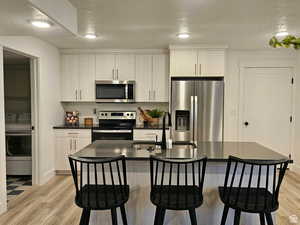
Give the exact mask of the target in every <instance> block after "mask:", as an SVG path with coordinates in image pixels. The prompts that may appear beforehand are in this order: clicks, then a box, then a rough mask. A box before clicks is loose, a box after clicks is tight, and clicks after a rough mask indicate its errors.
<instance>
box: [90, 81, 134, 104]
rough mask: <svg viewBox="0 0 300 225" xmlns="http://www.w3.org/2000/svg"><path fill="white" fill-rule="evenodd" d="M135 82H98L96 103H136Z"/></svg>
mask: <svg viewBox="0 0 300 225" xmlns="http://www.w3.org/2000/svg"><path fill="white" fill-rule="evenodd" d="M134 89H135V81H96V92H95V93H96V102H134V101H135V93H134Z"/></svg>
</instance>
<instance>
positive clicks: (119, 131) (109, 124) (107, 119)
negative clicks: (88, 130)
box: [92, 111, 136, 141]
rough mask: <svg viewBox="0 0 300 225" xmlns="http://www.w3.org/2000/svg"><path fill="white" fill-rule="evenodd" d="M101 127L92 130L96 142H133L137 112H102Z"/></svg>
mask: <svg viewBox="0 0 300 225" xmlns="http://www.w3.org/2000/svg"><path fill="white" fill-rule="evenodd" d="M98 119H99V126H98V127H94V128H93V129H92V141H95V140H133V128H134V126H135V121H136V112H121V111H114V112H108V111H100V112H98Z"/></svg>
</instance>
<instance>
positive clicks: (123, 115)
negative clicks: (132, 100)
mask: <svg viewBox="0 0 300 225" xmlns="http://www.w3.org/2000/svg"><path fill="white" fill-rule="evenodd" d="M97 117H98V119H101V120H135V119H136V112H135V111H131V112H117V111H114V112H111V111H99V112H98V113H97Z"/></svg>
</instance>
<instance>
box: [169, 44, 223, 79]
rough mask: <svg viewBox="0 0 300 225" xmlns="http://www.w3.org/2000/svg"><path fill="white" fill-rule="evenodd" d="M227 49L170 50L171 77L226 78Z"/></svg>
mask: <svg viewBox="0 0 300 225" xmlns="http://www.w3.org/2000/svg"><path fill="white" fill-rule="evenodd" d="M224 65H225V49H209V48H196V47H195V48H194V49H193V48H189V49H182V48H179V49H176V48H173V49H171V50H170V75H171V76H183V77H184V76H188V77H193V76H195V77H198V76H204V77H210V76H224V73H225V66H224Z"/></svg>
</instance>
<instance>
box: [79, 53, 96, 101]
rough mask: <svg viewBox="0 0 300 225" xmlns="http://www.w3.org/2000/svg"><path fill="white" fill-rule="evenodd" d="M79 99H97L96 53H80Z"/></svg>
mask: <svg viewBox="0 0 300 225" xmlns="http://www.w3.org/2000/svg"><path fill="white" fill-rule="evenodd" d="M78 89H79V96H78V100H79V101H94V100H95V55H79V87H78Z"/></svg>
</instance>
